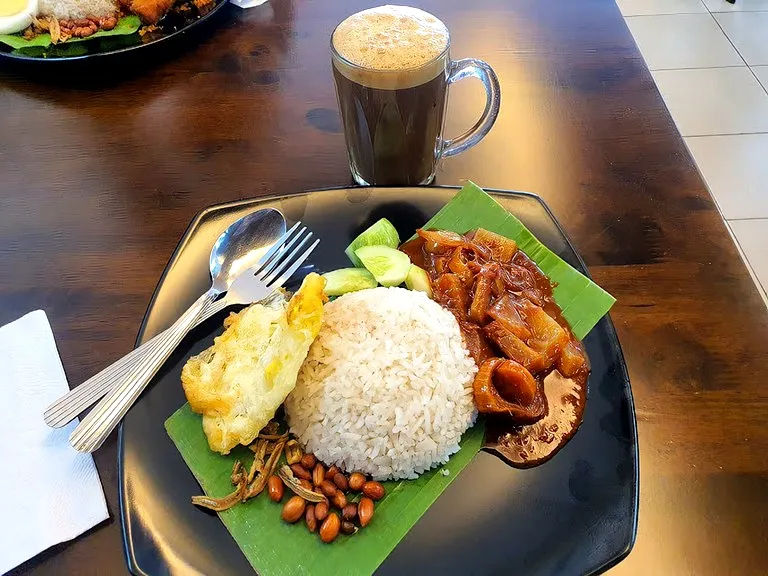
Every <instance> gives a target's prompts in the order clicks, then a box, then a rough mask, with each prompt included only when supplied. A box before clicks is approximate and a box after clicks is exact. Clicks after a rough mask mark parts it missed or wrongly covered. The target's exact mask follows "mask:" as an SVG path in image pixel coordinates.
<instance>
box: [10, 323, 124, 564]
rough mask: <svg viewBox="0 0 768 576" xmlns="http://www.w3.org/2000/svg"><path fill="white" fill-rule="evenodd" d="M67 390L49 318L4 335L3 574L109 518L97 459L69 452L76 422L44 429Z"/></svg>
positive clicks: (14, 325) (20, 325)
mask: <svg viewBox="0 0 768 576" xmlns="http://www.w3.org/2000/svg"><path fill="white" fill-rule="evenodd" d="M68 390H69V387H68V386H67V379H66V376H65V375H64V369H63V367H62V365H61V360H60V359H59V353H58V351H57V350H56V343H55V342H54V340H53V333H52V332H51V325H50V324H49V323H48V318H47V317H46V315H45V312H43V311H42V310H37V311H35V312H30V313H29V314H27V315H26V316H24V317H22V318H20V319H18V320H16V321H15V322H11V323H10V324H7V325H5V326H3V327H1V328H0V495H2V504H0V506H1V508H0V509H2V513H0V574H4V573H5V572H7V571H9V570H10V569H12V568H14V567H15V566H18V565H19V564H21V563H22V562H24V561H26V560H28V559H29V558H32V557H33V556H35V555H37V554H39V553H40V552H42V551H43V550H46V549H47V548H49V547H51V546H53V545H54V544H58V543H59V542H65V541H67V540H71V539H72V538H75V537H76V536H78V535H80V534H82V533H83V532H85V531H86V530H88V529H89V528H91V527H93V526H95V525H96V524H98V523H99V522H102V521H103V520H106V519H107V518H108V517H109V513H108V512H107V504H106V502H105V500H104V492H103V490H102V488H101V482H100V481H99V475H98V473H97V471H96V466H95V465H94V463H93V457H92V456H91V455H90V454H81V453H80V452H77V451H76V450H75V449H74V448H72V447H71V446H70V445H69V441H68V437H69V434H70V433H71V432H72V429H73V428H74V427H75V426H76V425H77V422H71V423H70V424H69V425H68V426H66V427H65V428H59V429H53V428H49V427H48V426H47V425H46V424H45V422H43V411H44V410H45V408H46V407H47V406H48V405H49V404H50V403H51V402H53V401H54V400H56V399H57V398H58V397H59V396H61V395H62V394H65V393H66V392H67V391H68Z"/></svg>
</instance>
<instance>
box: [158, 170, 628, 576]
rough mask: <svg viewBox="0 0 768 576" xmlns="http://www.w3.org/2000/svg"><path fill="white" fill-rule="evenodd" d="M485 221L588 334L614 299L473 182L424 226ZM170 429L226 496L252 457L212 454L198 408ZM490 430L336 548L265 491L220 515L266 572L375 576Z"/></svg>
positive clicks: (394, 492)
mask: <svg viewBox="0 0 768 576" xmlns="http://www.w3.org/2000/svg"><path fill="white" fill-rule="evenodd" d="M480 226H482V227H484V228H486V229H488V230H491V231H493V232H496V233H498V234H503V235H505V236H507V237H509V238H512V239H514V240H515V241H517V243H518V245H519V246H520V247H521V248H522V249H523V250H524V251H525V252H526V253H527V254H528V255H529V256H530V257H531V258H532V259H533V260H535V261H536V262H537V263H538V265H539V266H540V267H541V269H542V270H543V271H544V272H545V273H546V274H547V275H548V276H549V277H550V278H551V279H552V280H553V281H554V282H556V283H557V287H556V288H555V291H554V295H555V300H556V301H557V302H558V304H559V305H560V307H561V308H562V309H563V311H564V314H565V317H566V318H567V319H568V321H569V322H570V323H571V325H572V327H573V329H574V333H575V334H576V335H577V336H578V337H579V338H582V337H583V336H585V335H586V334H587V332H589V330H590V329H591V328H592V327H593V326H594V325H595V323H597V321H598V320H599V319H600V318H601V317H602V316H603V315H604V314H605V313H606V312H607V311H608V310H609V309H610V307H611V305H612V304H613V302H614V301H615V300H614V298H613V297H612V296H610V294H608V293H607V292H605V291H604V290H602V289H601V288H600V287H599V286H597V285H596V284H594V283H593V282H592V281H590V280H589V279H588V278H586V277H585V276H583V275H582V274H580V273H579V272H577V271H576V270H574V269H573V268H572V267H571V266H569V265H568V264H566V263H565V262H564V261H563V260H561V259H560V258H559V257H557V256H556V255H555V254H553V253H552V252H550V251H549V250H548V249H547V248H546V247H544V246H543V245H542V244H541V243H540V242H539V241H538V240H536V238H534V237H533V235H532V234H531V232H530V231H529V230H528V229H527V228H525V226H523V224H522V223H521V222H520V221H519V220H518V219H517V218H515V217H514V216H512V215H511V214H509V213H508V212H507V211H506V210H505V209H504V208H503V207H502V206H501V205H500V204H498V203H497V202H496V201H495V200H493V198H491V197H490V196H488V195H487V194H486V193H485V192H484V191H483V190H481V189H480V188H479V187H477V186H476V185H475V184H473V183H471V182H470V183H469V184H467V185H466V186H464V188H463V189H462V190H461V191H460V192H459V193H458V194H457V195H456V196H455V197H454V198H453V199H452V200H451V201H450V202H449V203H448V204H446V206H445V207H443V209H442V210H440V212H438V213H437V214H436V215H435V216H434V217H433V218H432V219H431V220H430V221H429V222H427V223H426V224H425V225H424V227H425V228H440V229H444V230H453V231H455V232H459V233H464V232H467V231H468V230H471V229H473V228H477V227H480ZM165 428H166V430H167V432H168V435H169V436H170V437H171V439H172V440H173V442H174V443H175V444H176V447H177V448H178V450H179V452H180V453H181V455H182V457H183V458H184V461H185V462H186V463H187V465H188V466H189V468H190V470H191V471H192V473H193V474H194V476H195V478H196V479H197V481H198V482H199V483H200V485H201V486H202V489H203V491H204V492H205V493H206V494H208V495H211V496H215V497H221V496H224V495H226V494H228V493H229V492H231V491H232V485H231V483H230V473H231V471H232V466H233V464H234V462H235V460H236V459H238V458H240V459H241V460H243V461H244V463H245V464H247V465H250V462H251V458H252V455H251V453H250V451H249V450H247V449H239V450H234V451H233V452H232V453H231V454H230V455H228V456H221V455H219V454H216V453H214V452H212V451H211V450H210V449H209V448H208V443H207V440H206V438H205V434H204V433H203V430H202V422H201V417H200V416H199V415H198V414H195V413H193V412H192V410H191V409H190V407H189V405H188V404H185V405H184V406H182V407H181V408H180V409H179V410H178V411H176V413H174V414H173V415H172V416H171V417H170V418H169V419H168V420H167V421H166V422H165ZM484 434H485V426H484V424H483V422H482V420H479V421H478V423H477V424H475V426H473V427H472V428H471V429H469V430H468V431H467V432H466V433H465V434H464V436H463V437H462V440H461V449H460V450H459V451H458V452H457V453H456V454H454V455H453V456H452V457H451V458H450V460H449V461H448V463H447V464H446V465H445V466H442V467H439V468H436V469H434V470H431V471H430V472H427V473H425V474H422V475H421V476H420V477H419V478H418V479H417V480H412V481H401V482H387V483H385V487H386V489H387V495H386V496H385V497H384V499H382V500H381V501H380V502H378V503H377V505H376V511H375V514H374V518H373V521H372V522H371V524H370V525H368V526H367V527H366V528H364V529H362V530H360V531H359V532H358V533H357V534H355V535H354V536H351V537H346V536H339V538H338V539H337V540H336V541H335V542H334V543H333V544H331V545H327V544H323V543H322V542H321V541H320V539H319V538H318V536H317V535H316V534H310V533H309V531H308V530H307V529H306V527H305V526H304V525H303V522H298V523H297V524H286V523H285V522H282V521H281V520H280V511H281V509H282V507H281V506H280V505H279V504H275V503H274V502H272V501H271V500H270V499H269V498H267V497H265V496H259V497H257V498H253V499H251V500H249V501H248V502H246V503H245V504H239V505H237V506H235V507H234V508H232V509H230V510H227V511H225V512H222V513H221V514H220V515H219V516H220V518H221V520H222V522H223V523H224V525H225V526H226V527H227V529H228V530H229V532H230V533H231V534H232V537H233V538H234V539H235V541H236V542H237V544H238V545H239V546H240V549H241V550H242V551H243V554H245V556H246V557H247V558H248V561H249V562H250V563H251V565H252V566H253V568H254V569H255V570H257V571H258V572H259V573H260V574H261V575H262V576H289V575H290V576H293V575H314V574H317V575H326V574H333V575H339V576H341V575H345V574H347V575H350V576H352V575H354V576H358V575H366V574H371V573H373V571H374V570H376V568H377V567H378V566H379V564H381V562H382V561H383V560H384V559H385V558H386V557H387V555H388V554H389V553H390V552H391V551H392V550H393V549H394V548H395V546H396V545H397V543H398V542H400V540H402V538H403V537H404V536H405V535H406V534H407V532H408V530H410V528H411V527H412V526H413V525H414V524H415V523H416V522H417V521H418V519H419V518H420V517H421V516H422V514H424V512H426V510H427V509H428V508H429V506H431V505H432V503H433V502H434V501H435V500H436V499H437V498H438V497H439V496H440V494H441V493H442V492H443V490H445V489H446V488H447V487H448V485H449V484H450V483H451V482H452V481H453V479H454V478H455V477H456V475H457V474H459V473H460V472H461V470H463V469H464V467H465V466H466V465H467V464H469V463H470V462H471V461H472V459H473V458H474V457H475V455H476V454H477V453H478V452H479V451H480V449H481V448H482V444H483V437H484ZM190 506H192V504H191V503H190ZM200 513H201V514H203V513H204V512H200ZM200 545H201V546H204V545H205V543H204V542H202V543H200Z"/></svg>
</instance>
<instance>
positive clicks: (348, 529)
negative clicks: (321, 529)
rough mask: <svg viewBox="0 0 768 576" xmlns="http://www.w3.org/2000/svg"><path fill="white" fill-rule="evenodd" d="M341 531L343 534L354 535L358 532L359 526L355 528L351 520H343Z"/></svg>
mask: <svg viewBox="0 0 768 576" xmlns="http://www.w3.org/2000/svg"><path fill="white" fill-rule="evenodd" d="M341 531H342V533H343V534H354V533H355V532H357V526H355V525H354V524H353V523H352V522H350V521H349V520H342V522H341Z"/></svg>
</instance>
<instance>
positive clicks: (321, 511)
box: [315, 502, 329, 522]
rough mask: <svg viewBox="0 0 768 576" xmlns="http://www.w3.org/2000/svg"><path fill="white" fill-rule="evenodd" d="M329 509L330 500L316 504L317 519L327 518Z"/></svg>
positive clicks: (320, 520)
mask: <svg viewBox="0 0 768 576" xmlns="http://www.w3.org/2000/svg"><path fill="white" fill-rule="evenodd" d="M328 510H329V508H328V502H318V503H317V504H315V519H316V520H317V521H318V522H322V521H323V520H325V517H326V516H328Z"/></svg>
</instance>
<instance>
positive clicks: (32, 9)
mask: <svg viewBox="0 0 768 576" xmlns="http://www.w3.org/2000/svg"><path fill="white" fill-rule="evenodd" d="M215 2H216V0H179V1H178V2H174V0H4V2H3V3H2V4H0V44H5V45H7V46H9V47H10V48H12V49H14V50H15V51H18V52H20V53H22V54H30V55H35V56H47V55H79V54H77V53H75V52H74V50H75V49H73V48H72V45H73V44H74V43H76V42H79V41H83V40H96V39H106V38H108V37H118V36H131V35H135V38H136V41H137V43H138V42H141V41H142V39H144V38H146V39H152V38H153V37H155V36H157V34H158V32H160V31H162V30H163V29H167V30H166V32H170V31H173V30H174V29H178V28H179V27H181V26H182V25H183V24H185V23H187V22H191V21H194V20H196V19H197V18H199V17H200V16H203V15H205V14H206V13H208V12H209V11H210V10H211V9H212V8H213V7H214V6H215ZM142 25H143V27H142ZM64 44H66V45H67V47H68V48H69V50H70V52H67V50H65V47H61V48H59V49H57V48H56V47H57V46H60V45H64ZM78 48H79V49H80V50H83V51H84V52H87V49H85V48H83V47H78Z"/></svg>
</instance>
